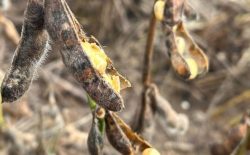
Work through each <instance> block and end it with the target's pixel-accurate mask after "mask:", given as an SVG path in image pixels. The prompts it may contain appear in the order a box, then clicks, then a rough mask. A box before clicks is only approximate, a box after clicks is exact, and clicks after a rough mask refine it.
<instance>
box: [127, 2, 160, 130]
mask: <svg viewBox="0 0 250 155" xmlns="http://www.w3.org/2000/svg"><path fill="white" fill-rule="evenodd" d="M155 1H156V0H155ZM155 27H156V18H155V15H154V10H152V13H151V19H150V23H149V31H148V36H147V43H146V48H145V55H144V65H143V67H144V68H143V75H142V80H143V92H142V99H141V104H140V105H139V107H138V109H137V111H138V112H136V113H138V115H137V114H136V115H137V117H136V119H135V121H134V122H133V124H132V125H133V129H134V130H135V131H137V132H142V127H143V118H144V113H145V107H146V106H145V105H146V90H147V87H148V86H149V84H150V83H151V65H152V58H153V52H154V50H153V44H154V36H155Z"/></svg>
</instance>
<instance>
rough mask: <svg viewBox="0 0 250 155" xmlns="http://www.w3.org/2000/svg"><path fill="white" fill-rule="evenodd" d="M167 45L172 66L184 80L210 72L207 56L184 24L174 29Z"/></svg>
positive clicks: (179, 24)
mask: <svg viewBox="0 0 250 155" xmlns="http://www.w3.org/2000/svg"><path fill="white" fill-rule="evenodd" d="M166 45H167V48H168V50H169V51H168V52H169V54H170V59H171V63H172V66H173V68H174V70H175V71H176V73H177V74H178V75H180V76H181V77H182V78H184V79H187V80H191V79H194V78H196V77H198V76H202V75H204V74H205V73H207V72H208V69H209V61H208V58H207V56H206V55H205V53H204V52H203V50H202V49H201V48H200V47H199V46H198V45H197V44H196V43H195V42H194V40H193V39H192V37H191V36H190V34H189V33H188V31H187V30H186V29H185V27H184V25H183V23H182V22H180V23H178V24H177V25H175V26H174V27H173V29H172V31H171V32H170V35H168V39H167V43H166Z"/></svg>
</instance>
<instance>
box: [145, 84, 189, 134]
mask: <svg viewBox="0 0 250 155" xmlns="http://www.w3.org/2000/svg"><path fill="white" fill-rule="evenodd" d="M150 87H151V89H152V93H151V95H152V97H153V98H154V102H155V103H154V105H155V108H156V114H155V115H156V118H157V119H156V120H157V121H158V122H159V123H160V124H161V126H163V127H164V129H165V131H166V132H167V133H168V134H171V135H176V134H184V133H186V131H187V130H188V128H189V120H188V117H187V116H186V115H185V114H181V113H177V112H176V111H175V110H174V109H173V108H172V106H171V105H170V103H169V102H168V101H167V100H166V99H165V98H164V97H163V96H162V95H161V94H160V93H159V90H158V88H157V86H156V85H154V84H152V85H151V86H150Z"/></svg>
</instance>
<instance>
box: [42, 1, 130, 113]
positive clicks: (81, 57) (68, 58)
mask: <svg viewBox="0 0 250 155" xmlns="http://www.w3.org/2000/svg"><path fill="white" fill-rule="evenodd" d="M45 25H46V29H47V31H48V33H49V35H50V37H51V40H52V42H53V43H54V44H56V45H57V49H58V50H59V51H60V53H61V55H62V58H63V61H64V64H65V65H66V67H67V68H68V69H69V70H70V71H71V73H72V74H73V75H74V77H75V79H76V80H77V81H78V82H79V83H80V84H81V85H82V87H83V88H84V89H85V90H86V92H87V93H88V95H89V96H90V97H91V98H92V99H93V100H95V101H96V103H97V104H99V105H100V106H102V107H104V108H105V109H107V110H111V111H120V110H122V109H123V108H124V104H123V100H122V97H121V95H120V94H119V92H120V90H121V89H124V88H126V87H130V83H129V81H128V80H126V79H125V78H124V77H123V76H121V75H120V74H119V73H118V72H117V71H116V69H115V68H114V66H113V64H112V61H111V60H110V59H109V58H108V56H107V55H106V54H105V52H104V50H103V48H102V47H101V45H100V44H99V43H98V41H97V40H96V39H95V38H93V37H87V36H86V35H85V33H84V31H83V30H82V28H81V26H80V24H79V23H78V21H77V20H76V18H75V17H74V15H73V13H72V12H71V10H70V9H69V7H68V5H67V3H66V2H65V1H64V0H45Z"/></svg>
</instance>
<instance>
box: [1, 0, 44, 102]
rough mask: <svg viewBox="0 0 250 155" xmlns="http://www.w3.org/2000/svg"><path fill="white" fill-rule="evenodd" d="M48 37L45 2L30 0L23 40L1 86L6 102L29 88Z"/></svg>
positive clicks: (26, 11)
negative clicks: (45, 26) (45, 22)
mask: <svg viewBox="0 0 250 155" xmlns="http://www.w3.org/2000/svg"><path fill="white" fill-rule="evenodd" d="M47 38H48V37H47V32H46V31H45V29H44V8H43V3H42V1H40V0H29V1H28V4H27V9H26V10H25V14H24V23H23V27H22V33H21V40H20V41H19V44H18V46H17V49H16V51H15V54H14V57H13V60H12V64H11V67H10V69H9V71H8V72H7V74H6V75H5V77H4V80H3V83H2V86H1V89H2V98H3V101H4V102H13V101H16V100H17V99H19V98H20V97H21V96H22V95H23V94H24V93H25V92H26V91H27V90H28V88H29V86H30V84H31V82H32V79H33V75H34V73H35V71H36V69H37V67H38V65H39V64H40V60H41V59H42V57H43V55H44V54H45V51H46V50H45V49H46V46H47Z"/></svg>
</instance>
